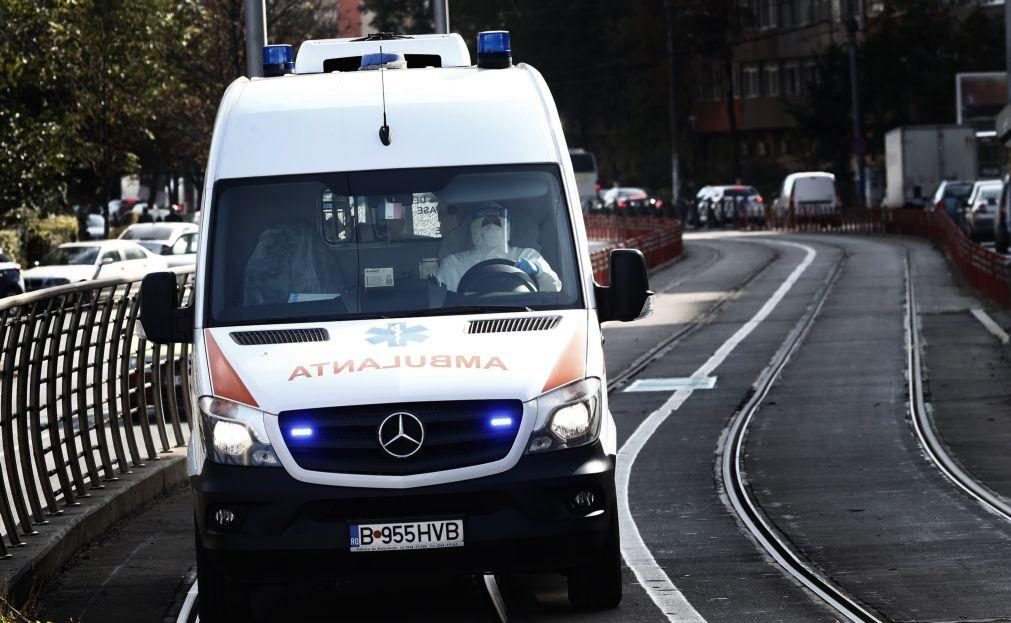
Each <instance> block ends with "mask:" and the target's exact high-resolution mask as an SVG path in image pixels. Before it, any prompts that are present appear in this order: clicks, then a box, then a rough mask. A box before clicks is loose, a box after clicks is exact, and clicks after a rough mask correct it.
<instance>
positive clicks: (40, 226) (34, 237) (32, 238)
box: [0, 209, 77, 266]
mask: <svg viewBox="0 0 1011 623" xmlns="http://www.w3.org/2000/svg"><path fill="white" fill-rule="evenodd" d="M74 240H77V218H76V217H74V216H71V215H66V214H58V215H54V216H47V217H45V218H40V217H39V215H38V213H37V212H34V211H32V210H24V209H20V210H11V211H10V212H8V213H6V214H4V215H3V217H2V219H0V249H3V250H4V251H6V252H7V253H8V255H11V256H12V257H14V259H15V260H17V261H18V262H20V263H21V265H22V266H31V265H32V263H34V262H35V261H36V260H40V259H42V257H43V256H44V255H45V254H47V253H49V252H50V251H51V250H53V249H54V248H56V247H58V246H59V245H61V244H63V243H64V242H72V241H74Z"/></svg>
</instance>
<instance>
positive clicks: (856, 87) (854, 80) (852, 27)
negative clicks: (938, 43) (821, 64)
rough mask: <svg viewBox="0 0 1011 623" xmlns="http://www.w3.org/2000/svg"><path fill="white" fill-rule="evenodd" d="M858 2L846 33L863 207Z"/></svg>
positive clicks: (859, 194)
mask: <svg viewBox="0 0 1011 623" xmlns="http://www.w3.org/2000/svg"><path fill="white" fill-rule="evenodd" d="M856 2H857V0H849V11H848V13H849V18H848V19H847V20H846V34H847V35H848V40H849V57H850V59H849V60H850V94H851V95H852V98H853V155H854V157H855V159H856V167H857V207H860V208H863V207H864V205H865V202H866V200H867V195H866V192H867V190H866V189H867V177H866V176H867V171H866V166H865V164H864V153H865V152H866V150H867V145H866V141H865V140H864V127H863V126H864V122H863V118H862V115H861V113H860V71H859V66H858V58H857V31H858V30H859V28H860V21H859V18H858V14H857V8H856Z"/></svg>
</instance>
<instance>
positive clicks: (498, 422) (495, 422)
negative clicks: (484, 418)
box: [488, 415, 513, 429]
mask: <svg viewBox="0 0 1011 623" xmlns="http://www.w3.org/2000/svg"><path fill="white" fill-rule="evenodd" d="M488 423H489V424H491V427H492V428H500V429H501V428H509V427H511V426H512V425H513V419H512V418H511V417H509V416H507V415H506V416H497V417H493V418H491V419H490V420H488Z"/></svg>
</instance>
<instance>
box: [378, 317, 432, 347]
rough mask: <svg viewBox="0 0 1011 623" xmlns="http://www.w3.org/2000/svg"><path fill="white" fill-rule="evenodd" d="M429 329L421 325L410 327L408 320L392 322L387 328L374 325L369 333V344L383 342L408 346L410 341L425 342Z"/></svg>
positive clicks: (389, 344) (388, 344)
mask: <svg viewBox="0 0 1011 623" xmlns="http://www.w3.org/2000/svg"><path fill="white" fill-rule="evenodd" d="M427 331H428V329H426V328H425V327H423V326H421V325H415V326H413V327H408V326H407V323H406V322H391V323H389V324H387V325H386V328H385V329H382V328H380V327H372V328H371V329H369V330H368V331H367V332H366V333H367V337H366V338H365V339H366V340H368V342H369V344H382V343H383V342H386V345H387V346H407V343H408V342H424V341H425V340H427V339H428V333H427Z"/></svg>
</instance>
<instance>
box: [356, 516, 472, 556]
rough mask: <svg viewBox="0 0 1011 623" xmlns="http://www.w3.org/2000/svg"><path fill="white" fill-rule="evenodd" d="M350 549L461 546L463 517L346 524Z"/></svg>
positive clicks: (378, 550)
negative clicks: (405, 521)
mask: <svg viewBox="0 0 1011 623" xmlns="http://www.w3.org/2000/svg"><path fill="white" fill-rule="evenodd" d="M348 530H349V535H348V537H349V538H348V544H349V547H350V550H351V551H352V552H381V551H390V550H403V549H437V548H442V547H462V546H463V520H462V519H447V520H440V521H412V522H407V523H361V524H351V525H349V526H348Z"/></svg>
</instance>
